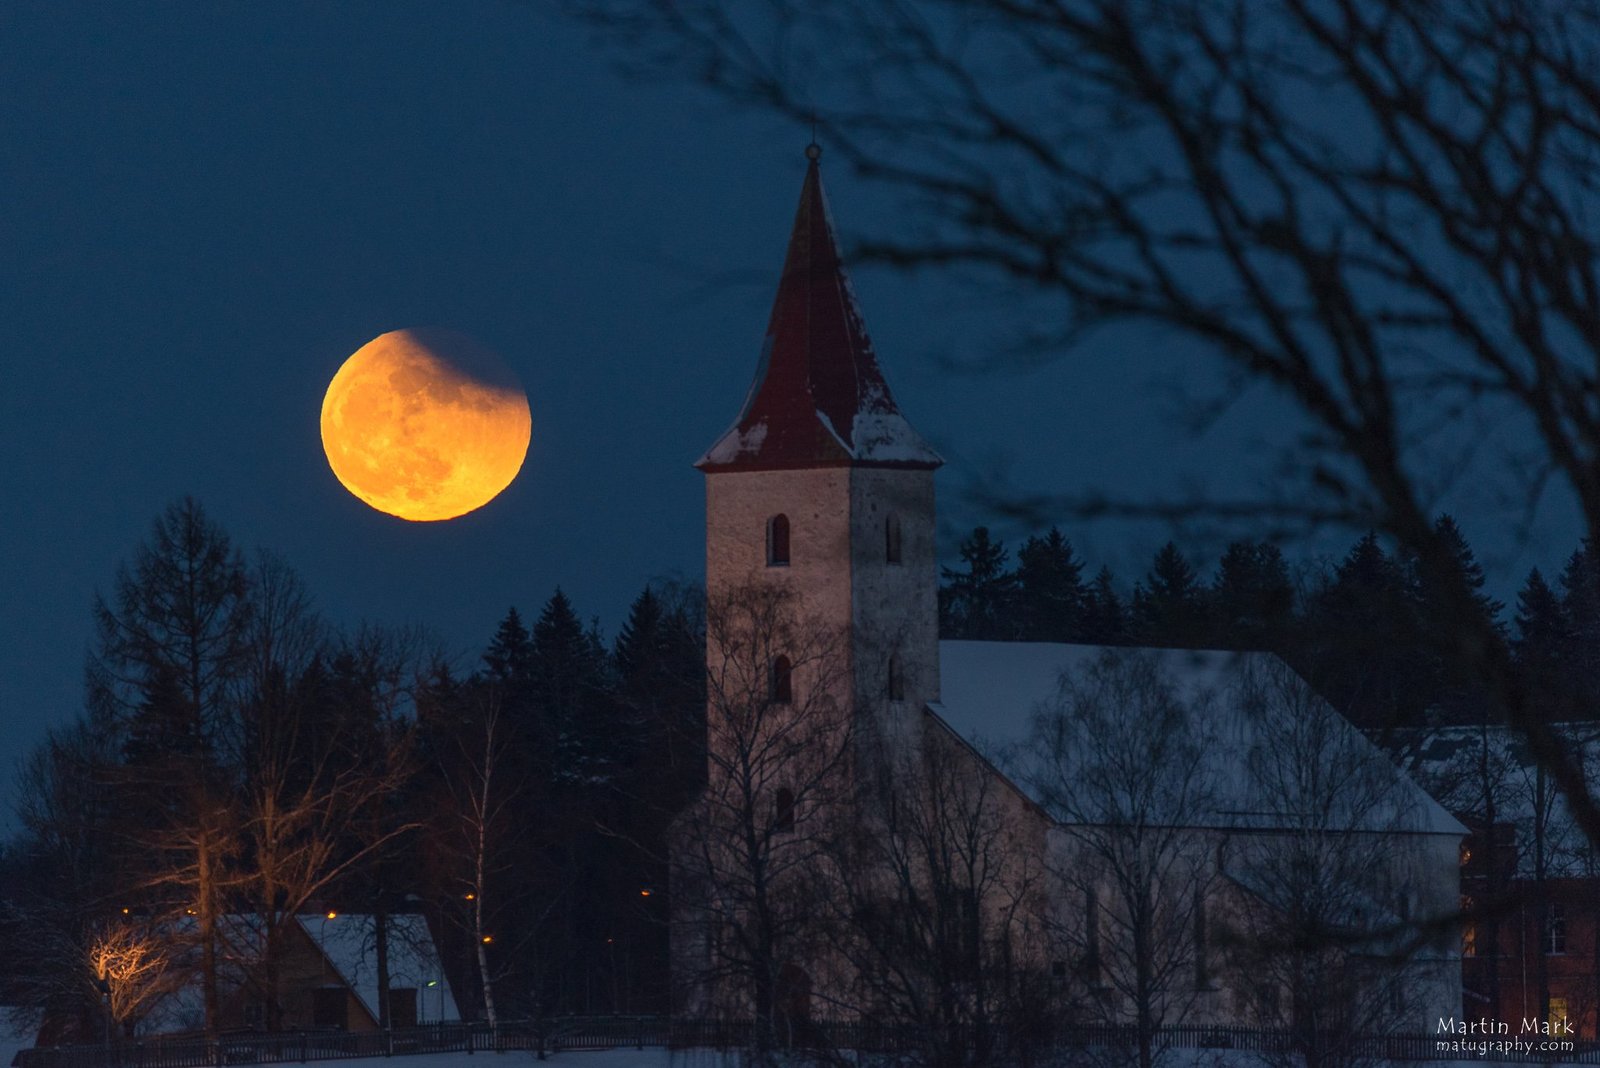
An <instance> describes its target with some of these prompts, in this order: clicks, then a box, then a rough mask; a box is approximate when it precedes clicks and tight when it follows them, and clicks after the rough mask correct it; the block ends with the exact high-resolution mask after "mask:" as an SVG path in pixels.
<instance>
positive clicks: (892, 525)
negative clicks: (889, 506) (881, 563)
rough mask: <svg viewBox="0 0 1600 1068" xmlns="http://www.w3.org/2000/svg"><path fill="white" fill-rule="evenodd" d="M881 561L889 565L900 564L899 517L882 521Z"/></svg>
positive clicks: (895, 516)
mask: <svg viewBox="0 0 1600 1068" xmlns="http://www.w3.org/2000/svg"><path fill="white" fill-rule="evenodd" d="M883 559H884V560H885V562H887V563H891V564H898V563H899V562H900V517H899V516H897V515H891V516H889V517H888V518H887V519H885V520H884V521H883Z"/></svg>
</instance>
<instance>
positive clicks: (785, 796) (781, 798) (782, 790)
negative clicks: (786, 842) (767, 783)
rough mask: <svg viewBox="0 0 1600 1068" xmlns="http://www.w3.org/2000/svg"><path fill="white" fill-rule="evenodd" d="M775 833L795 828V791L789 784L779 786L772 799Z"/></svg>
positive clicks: (773, 828)
mask: <svg viewBox="0 0 1600 1068" xmlns="http://www.w3.org/2000/svg"><path fill="white" fill-rule="evenodd" d="M772 830H773V833H774V834H776V833H779V832H784V831H792V830H794V791H793V790H791V789H789V788H788V787H787V786H780V787H778V792H777V795H776V796H775V797H774V798H773V799H772Z"/></svg>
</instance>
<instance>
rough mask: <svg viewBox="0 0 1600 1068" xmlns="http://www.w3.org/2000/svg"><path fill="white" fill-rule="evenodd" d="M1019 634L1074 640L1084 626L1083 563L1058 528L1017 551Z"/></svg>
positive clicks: (1030, 637) (1028, 638)
mask: <svg viewBox="0 0 1600 1068" xmlns="http://www.w3.org/2000/svg"><path fill="white" fill-rule="evenodd" d="M1017 587H1018V589H1017V604H1018V613H1017V614H1018V617H1019V620H1018V621H1019V624H1020V627H1019V636H1020V637H1021V638H1022V640H1024V641H1032V642H1065V641H1071V640H1072V639H1073V637H1074V636H1076V635H1077V634H1078V633H1079V632H1080V631H1081V630H1082V629H1083V610H1084V588H1083V562H1082V561H1081V560H1079V559H1078V558H1077V557H1076V556H1075V555H1074V554H1073V551H1072V543H1071V542H1069V541H1067V539H1066V538H1064V537H1062V536H1061V531H1059V530H1057V529H1056V528H1055V527H1051V528H1050V533H1048V534H1046V535H1045V536H1044V537H1042V538H1037V537H1033V538H1029V539H1028V540H1027V541H1026V542H1024V543H1023V545H1022V548H1021V549H1019V550H1017Z"/></svg>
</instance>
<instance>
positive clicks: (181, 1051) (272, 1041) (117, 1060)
mask: <svg viewBox="0 0 1600 1068" xmlns="http://www.w3.org/2000/svg"><path fill="white" fill-rule="evenodd" d="M774 1037H775V1039H776V1041H777V1043H778V1044H779V1045H781V1046H784V1047H787V1048H792V1049H815V1050H830V1051H832V1050H853V1051H857V1052H861V1053H891V1054H893V1053H903V1054H915V1053H917V1052H918V1051H920V1050H921V1049H923V1048H924V1040H925V1037H926V1036H925V1035H923V1034H922V1033H920V1032H919V1031H917V1030H916V1029H915V1028H913V1027H909V1026H907V1025H903V1024H891V1023H883V1022H878V1021H874V1020H870V1019H868V1020H811V1021H797V1022H795V1023H792V1024H789V1025H787V1026H782V1027H779V1028H778V1032H777V1034H776V1035H775V1036H774ZM755 1038H756V1028H755V1025H754V1023H753V1022H752V1021H750V1020H738V1019H699V1018H688V1017H659V1016H569V1017H556V1018H551V1019H547V1020H539V1021H532V1020H518V1021H510V1022H502V1023H501V1024H500V1025H499V1026H498V1027H494V1028H491V1027H489V1025H488V1024H485V1023H444V1024H429V1025H425V1026H421V1027H410V1028H403V1029H396V1030H390V1031H293V1032H276V1033H264V1032H239V1033H231V1034H220V1035H213V1036H196V1035H176V1036H161V1035H152V1036H149V1037H146V1038H139V1039H124V1040H121V1041H117V1042H113V1043H109V1044H97V1045H82V1046H56V1047H47V1048H39V1049H26V1050H22V1051H21V1052H19V1053H18V1054H17V1056H16V1058H15V1059H14V1060H13V1061H12V1065H13V1066H14V1068H228V1066H231V1065H245V1064H284V1063H304V1062H307V1061H323V1060H345V1059H352V1058H357V1057H389V1056H409V1055H415V1054H425V1053H463V1052H464V1053H469V1054H470V1053H478V1052H492V1051H502V1050H524V1051H529V1052H532V1053H535V1054H537V1055H539V1056H540V1057H543V1056H545V1055H547V1054H550V1053H556V1052H560V1051H562V1050H583V1049H617V1048H633V1049H646V1048H657V1049H721V1050H732V1049H741V1048H746V1047H748V1046H750V1045H752V1044H753V1042H754V1040H755ZM989 1039H990V1041H989V1046H990V1048H992V1049H993V1050H994V1051H995V1053H996V1055H997V1059H1000V1060H1009V1059H1012V1058H1010V1057H1009V1056H1008V1054H1009V1053H1010V1052H1012V1051H1013V1050H1015V1048H1016V1045H1020V1043H1017V1044H1014V1043H1013V1042H1012V1041H1010V1036H1008V1035H1006V1034H1005V1033H1004V1032H1003V1031H1001V1032H994V1033H992V1034H991V1035H990V1036H989ZM1453 1040H1454V1036H1451V1035H1421V1034H1410V1035H1344V1034H1327V1035H1317V1036H1307V1035H1304V1034H1296V1033H1293V1032H1290V1031H1279V1030H1263V1029H1255V1028H1243V1027H1208V1026H1200V1025H1197V1026H1186V1027H1168V1028H1162V1029H1161V1030H1160V1031H1158V1032H1157V1033H1156V1035H1155V1045H1156V1046H1157V1047H1159V1048H1164V1049H1210V1050H1224V1049H1232V1050H1240V1051H1245V1052H1251V1053H1257V1054H1266V1055H1283V1056H1290V1055H1293V1054H1296V1053H1299V1052H1302V1051H1303V1050H1304V1049H1305V1047H1306V1046H1307V1045H1308V1044H1314V1045H1315V1047H1316V1049H1317V1050H1318V1051H1319V1053H1320V1054H1321V1055H1322V1056H1321V1058H1319V1059H1326V1060H1327V1061H1328V1062H1329V1063H1347V1064H1348V1063H1356V1062H1370V1061H1449V1060H1464V1059H1472V1060H1477V1059H1484V1060H1489V1061H1499V1062H1502V1063H1507V1062H1511V1063H1527V1064H1546V1063H1551V1062H1560V1063H1565V1064H1595V1065H1600V1044H1597V1043H1594V1042H1576V1043H1574V1044H1573V1048H1572V1049H1570V1050H1563V1051H1559V1052H1541V1051H1536V1050H1526V1051H1518V1052H1512V1051H1503V1052H1496V1053H1494V1054H1492V1055H1491V1056H1488V1057H1484V1058H1480V1057H1476V1056H1471V1055H1464V1054H1462V1053H1461V1052H1456V1051H1452V1049H1451V1047H1450V1043H1451V1042H1452V1041H1453ZM1027 1044H1028V1046H1029V1048H1030V1050H1031V1051H1032V1052H1034V1053H1035V1054H1037V1053H1044V1052H1049V1051H1067V1050H1071V1049H1107V1050H1115V1049H1132V1048H1134V1047H1136V1046H1137V1044H1138V1033H1137V1031H1136V1030H1135V1029H1134V1028H1133V1027H1125V1026H1109V1025H1108V1026H1092V1025H1091V1026H1068V1027H1059V1028H1056V1029H1054V1030H1053V1031H1052V1032H1051V1033H1050V1034H1049V1035H1048V1036H1040V1035H1035V1036H1031V1037H1030V1039H1029V1040H1028V1043H1027Z"/></svg>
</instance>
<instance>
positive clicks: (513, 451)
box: [322, 329, 533, 522]
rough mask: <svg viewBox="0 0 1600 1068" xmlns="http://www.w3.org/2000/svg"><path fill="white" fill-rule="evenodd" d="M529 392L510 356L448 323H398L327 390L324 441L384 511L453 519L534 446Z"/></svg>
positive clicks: (501, 481) (510, 473)
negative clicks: (405, 326)
mask: <svg viewBox="0 0 1600 1068" xmlns="http://www.w3.org/2000/svg"><path fill="white" fill-rule="evenodd" d="M532 429H533V420H532V417H531V416H530V415H529V413H528V396H527V394H526V393H524V392H523V389H522V385H521V383H519V382H518V381H517V378H516V375H515V374H513V373H512V371H511V369H510V368H509V367H507V366H506V364H505V361H503V360H501V359H500V357H499V356H497V355H495V354H494V353H493V352H491V351H489V350H488V349H486V348H484V347H483V346H482V345H479V344H478V343H477V342H475V341H473V340H472V339H471V338H469V337H466V336H465V335H462V334H457V333H454V332H452V331H448V330H431V329H429V330H415V329H414V330H395V331H391V332H390V333H387V334H383V335H380V336H379V337H375V338H373V339H372V340H371V341H369V342H367V343H366V344H365V345H363V346H361V348H359V349H357V350H356V353H355V355H353V356H351V357H350V358H349V359H348V360H346V361H345V362H344V366H342V367H340V368H339V372H338V374H335V375H334V376H333V381H332V382H330V383H328V392H327V394H326V395H325V396H324V397H323V398H322V449H323V451H324V452H326V453H327V454H328V466H329V467H331V468H333V473H334V476H335V477H337V478H338V480H339V481H340V482H341V483H342V484H343V485H344V488H345V489H347V490H349V491H350V492H351V493H353V494H355V495H356V496H357V497H359V498H361V499H362V500H363V501H365V502H367V503H368V504H369V505H371V506H372V507H374V508H376V509H377V510H378V511H380V512H387V513H388V514H389V515H395V516H399V517H400V518H401V519H410V520H414V521H417V522H428V521H435V520H440V519H454V518H455V517H456V516H459V515H464V514H465V513H467V512H470V511H472V510H473V509H474V508H481V507H483V506H484V505H486V504H488V503H489V502H490V501H492V500H494V498H495V497H496V496H497V495H499V493H500V491H501V490H503V489H505V488H506V487H507V486H509V485H510V484H511V480H512V479H514V478H516V477H517V472H518V471H520V470H521V469H522V461H523V459H524V458H525V457H526V456H527V454H528V440H529V437H530V436H531V434H532Z"/></svg>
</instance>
